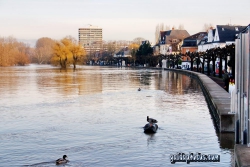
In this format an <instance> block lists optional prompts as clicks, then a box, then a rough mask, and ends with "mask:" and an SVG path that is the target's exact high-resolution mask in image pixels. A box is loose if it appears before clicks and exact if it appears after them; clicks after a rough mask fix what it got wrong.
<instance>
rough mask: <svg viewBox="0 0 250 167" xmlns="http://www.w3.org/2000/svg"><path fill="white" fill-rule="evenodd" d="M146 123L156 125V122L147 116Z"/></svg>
mask: <svg viewBox="0 0 250 167" xmlns="http://www.w3.org/2000/svg"><path fill="white" fill-rule="evenodd" d="M147 121H148V122H149V123H157V122H158V121H157V120H156V119H153V118H149V116H147Z"/></svg>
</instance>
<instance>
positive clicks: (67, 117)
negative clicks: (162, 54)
mask: <svg viewBox="0 0 250 167" xmlns="http://www.w3.org/2000/svg"><path fill="white" fill-rule="evenodd" d="M0 70H1V72H0V92H1V96H0V118H1V121H0V127H1V128H0V148H1V149H0V161H1V163H0V166H25V165H26V166H56V165H55V160H56V159H57V158H60V157H62V155H64V154H66V155H67V156H68V159H69V160H70V163H68V164H67V165H65V166H108V167H110V166H143V167H147V166H155V167H157V166H186V165H187V164H186V163H184V162H179V163H176V164H175V165H171V164H170V159H169V156H170V154H175V153H177V152H184V153H189V152H194V153H195V152H201V153H203V154H219V155H220V157H221V162H215V163H197V162H193V163H192V162H191V164H190V165H189V166H205V167H208V166H209V167H210V166H220V167H224V166H227V167H228V166H231V159H232V158H231V157H232V155H231V154H232V153H231V152H232V151H230V150H229V149H226V148H220V142H219V140H218V136H217V135H216V131H215V128H214V125H213V121H212V119H211V115H210V113H209V110H208V107H207V103H206V101H205V98H204V96H203V93H202V91H201V88H200V86H199V84H198V83H197V82H196V81H195V80H194V79H192V78H189V77H188V76H185V75H181V74H177V73H173V72H169V71H161V70H152V69H151V70H149V69H129V68H117V67H113V68H111V67H97V66H79V67H78V69H77V70H76V71H72V70H71V69H68V70H67V71H60V70H59V69H58V68H55V67H51V66H47V65H46V66H38V65H30V66H27V67H6V68H0ZM139 87H140V88H141V89H142V90H141V91H137V89H138V88H139ZM146 116H150V117H153V118H155V119H157V120H158V125H159V130H158V132H157V133H156V134H153V135H147V134H144V133H143V128H142V127H143V126H144V125H145V124H146Z"/></svg>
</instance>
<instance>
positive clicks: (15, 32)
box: [0, 0, 250, 46]
mask: <svg viewBox="0 0 250 167" xmlns="http://www.w3.org/2000/svg"><path fill="white" fill-rule="evenodd" d="M249 6H250V0H237V1H236V0H208V1H201V0H178V1H170V0H0V23H1V25H0V37H9V36H11V37H14V38H16V39H18V40H19V41H22V42H26V43H29V44H30V45H31V46H32V45H34V44H35V42H36V40H37V39H39V38H42V37H49V38H52V39H56V40H60V39H62V38H64V37H66V36H69V35H70V36H72V37H74V38H76V39H78V29H79V28H84V27H88V26H89V24H91V25H93V26H98V27H100V28H102V29H103V40H106V41H109V40H128V41H132V40H133V39H135V38H137V37H142V38H144V39H147V40H149V41H150V42H152V43H153V44H154V42H155V40H154V39H155V29H156V26H157V25H158V24H161V23H163V24H164V25H167V26H169V27H173V26H175V27H176V28H178V27H179V25H183V26H184V28H185V30H187V32H188V33H189V34H190V35H193V34H195V33H198V32H201V31H203V27H204V25H205V24H212V25H214V26H216V25H226V24H230V23H231V24H233V25H242V26H247V25H249V24H250V13H249Z"/></svg>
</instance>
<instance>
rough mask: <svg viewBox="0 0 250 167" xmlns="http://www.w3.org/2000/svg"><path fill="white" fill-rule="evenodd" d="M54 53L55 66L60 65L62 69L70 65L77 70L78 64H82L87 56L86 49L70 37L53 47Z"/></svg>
mask: <svg viewBox="0 0 250 167" xmlns="http://www.w3.org/2000/svg"><path fill="white" fill-rule="evenodd" d="M53 53H54V56H53V57H52V62H53V64H54V65H57V64H59V65H60V66H61V68H62V69H66V68H67V66H69V65H70V64H73V66H74V69H76V63H77V62H82V61H81V60H83V58H84V57H85V55H86V53H85V51H84V49H83V48H82V47H81V46H80V45H79V44H78V43H77V41H76V40H75V39H74V38H72V37H70V36H68V37H65V38H63V39H62V40H60V41H57V42H56V43H55V45H54V47H53Z"/></svg>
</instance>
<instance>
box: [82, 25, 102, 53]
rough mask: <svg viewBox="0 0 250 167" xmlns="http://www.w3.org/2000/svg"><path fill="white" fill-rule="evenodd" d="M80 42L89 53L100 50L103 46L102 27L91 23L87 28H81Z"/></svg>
mask: <svg viewBox="0 0 250 167" xmlns="http://www.w3.org/2000/svg"><path fill="white" fill-rule="evenodd" d="M79 43H80V44H81V45H82V46H83V47H84V49H85V50H86V52H87V54H93V53H95V52H98V51H100V49H101V47H102V28H98V27H97V26H92V25H90V26H89V27H87V28H79Z"/></svg>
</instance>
